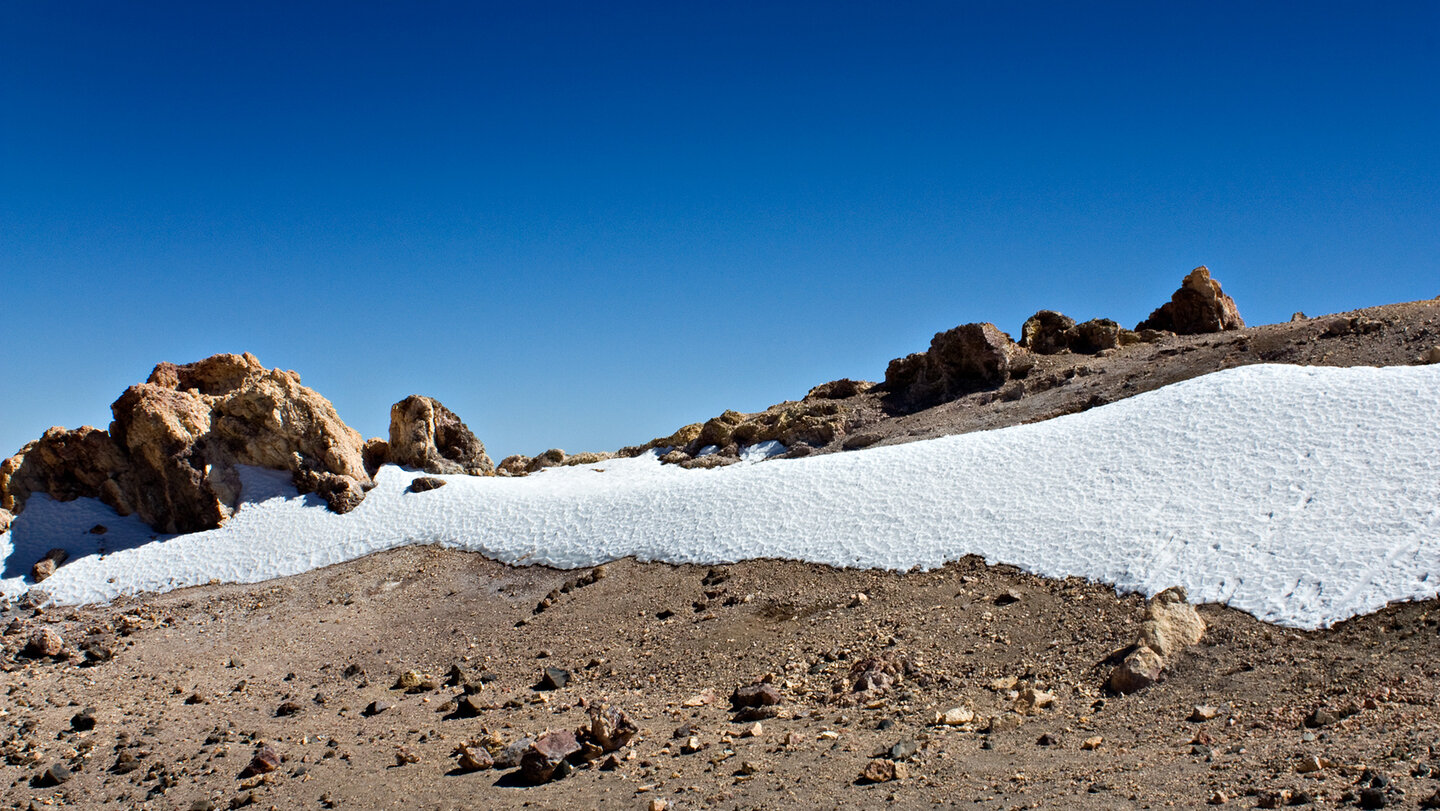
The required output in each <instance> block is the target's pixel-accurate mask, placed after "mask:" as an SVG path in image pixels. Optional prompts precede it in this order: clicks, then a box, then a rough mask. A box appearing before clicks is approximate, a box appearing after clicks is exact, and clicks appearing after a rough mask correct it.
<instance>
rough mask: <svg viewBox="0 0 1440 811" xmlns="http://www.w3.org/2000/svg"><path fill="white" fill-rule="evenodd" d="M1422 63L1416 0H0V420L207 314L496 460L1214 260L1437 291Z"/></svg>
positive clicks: (1092, 298) (877, 361) (140, 371)
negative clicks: (441, 426)
mask: <svg viewBox="0 0 1440 811" xmlns="http://www.w3.org/2000/svg"><path fill="white" fill-rule="evenodd" d="M300 6H304V8H299V7H300ZM896 6H898V8H897V7H896ZM1437 85H1440V3H1434V2H1419V3H1404V2H1396V3H1384V4H1374V3H1361V2H1353V3H1329V2H1279V3H1254V2H1245V3H1229V2H1203V3H1179V2H1177V3H1169V2H1167V3H1154V2H1133V3H1110V4H1106V3H1098V4H1078V3H1059V2H1057V3H1023V2H1020V3H1017V2H942V3H910V4H893V3H870V4H856V3H847V2H816V3H771V2H763V3H760V2H755V3H751V2H727V3H707V4H700V3H674V2H663V3H653V4H637V3H583V4H582V3H575V4H569V3H565V4H560V3H543V2H536V3H529V2H522V3H506V4H487V3H468V2H467V3H405V4H401V3H388V4H384V5H370V4H366V3H356V2H346V3H334V4H299V3H292V2H285V3H270V2H246V3H233V4H229V5H228V8H222V4H215V3H196V2H183V3H181V2H174V3H159V2H156V3H114V2H75V3H19V2H17V3H9V4H6V5H5V6H4V8H3V9H0V326H3V329H4V334H5V336H6V340H5V346H4V350H3V352H0V455H4V454H8V453H10V452H12V451H13V450H15V449H18V448H19V447H20V446H21V445H22V444H23V443H24V442H25V441H27V440H29V439H32V438H34V437H36V436H38V435H39V434H40V433H41V432H42V431H43V430H44V429H45V428H46V427H47V426H50V425H54V424H61V425H67V426H76V425H79V424H82V423H91V424H97V425H102V426H103V425H106V424H108V422H109V404H110V402H111V401H112V400H113V399H114V398H115V397H117V396H118V395H119V394H120V392H121V391H122V390H123V389H124V387H125V386H126V385H128V384H130V383H133V382H138V381H140V380H143V379H144V378H145V376H146V375H147V374H148V372H149V370H150V368H151V367H152V366H153V365H154V364H155V363H156V362H158V361H162V360H169V361H176V362H186V361H192V360H195V359H198V358H200V357H203V356H206V355H209V354H211V353H214V352H224V351H229V352H240V351H251V352H254V353H256V354H257V355H258V356H259V357H260V359H261V360H262V361H263V362H264V363H266V364H267V365H269V366H280V367H284V368H291V369H295V370H296V371H299V372H300V373H301V374H302V376H303V377H304V380H305V382H306V383H307V384H308V385H310V386H312V387H314V388H316V389H317V390H319V391H320V392H321V393H322V394H324V395H326V396H327V397H329V398H330V399H331V400H332V401H333V402H334V403H335V405H336V407H337V408H338V409H339V411H340V413H341V415H342V416H343V417H344V418H345V419H346V420H347V421H348V422H349V423H350V424H351V425H353V426H355V427H356V428H357V429H358V430H360V431H361V432H362V433H363V434H365V435H367V436H371V435H380V434H384V433H385V431H386V426H387V425H388V415H389V406H390V404H391V403H393V402H394V401H396V400H399V399H400V398H402V397H404V396H406V395H408V394H411V393H422V394H428V395H432V396H435V397H438V398H439V399H441V400H442V401H443V402H445V403H446V404H447V405H449V406H450V407H451V408H452V409H454V410H455V411H456V412H458V413H459V414H460V415H461V417H462V418H463V419H465V420H466V421H467V422H468V423H469V424H470V425H471V427H472V428H474V429H475V431H476V432H477V433H478V434H479V435H480V437H481V438H482V439H483V440H485V442H486V443H487V445H488V446H489V448H490V450H491V453H492V455H493V456H495V458H497V459H498V458H499V457H501V456H504V455H506V454H509V453H515V452H524V453H536V452H538V451H541V450H543V449H545V448H547V447H551V446H559V447H562V448H565V449H566V450H569V451H572V452H574V451H579V450H587V449H613V448H615V447H618V446H620V445H623V444H629V443H632V442H639V441H643V440H645V439H648V438H649V437H651V436H654V435H657V434H664V433H668V432H669V431H670V430H672V429H674V428H675V427H677V426H679V425H681V424H683V423H686V422H692V421H696V420H700V419H704V418H707V417H709V416H713V415H714V414H716V413H719V412H720V411H721V410H722V409H724V408H737V409H741V410H754V409H758V408H761V407H764V406H766V405H769V404H770V403H773V402H777V401H780V400H784V399H793V398H798V397H800V396H801V395H803V394H804V393H805V391H806V389H807V388H809V387H810V386H811V385H814V384H816V383H820V382H823V381H825V380H829V379H832V378H837V377H843V376H850V377H861V378H868V379H878V378H879V377H880V376H882V375H883V372H884V368H885V364H886V362H887V361H888V360H889V359H890V358H892V357H895V356H898V355H902V354H905V353H907V352H911V351H917V350H920V349H923V348H924V347H925V345H926V344H927V343H928V341H929V339H930V336H931V335H932V334H933V333H935V332H936V331H938V330H942V329H947V328H949V327H952V326H954V325H956V324H959V323H963V322H967V321H993V322H995V323H996V324H998V325H999V326H1000V327H1001V328H1002V329H1005V330H1007V331H1010V332H1011V333H1012V334H1014V333H1016V332H1018V329H1019V326H1020V323H1021V322H1022V321H1023V320H1024V318H1025V317H1026V316H1027V315H1029V314H1030V313H1032V312H1034V311H1035V310H1037V309H1040V308H1054V309H1059V310H1062V311H1064V312H1066V313H1068V314H1070V315H1073V316H1075V317H1077V318H1089V317H1096V316H1109V317H1113V318H1115V319H1116V320H1119V321H1121V322H1125V323H1127V324H1133V323H1134V322H1136V321H1138V320H1140V319H1141V318H1143V317H1144V316H1145V315H1147V314H1148V313H1149V311H1150V309H1151V308H1153V307H1155V306H1156V305H1158V304H1160V303H1161V302H1163V301H1165V300H1166V298H1167V297H1168V296H1169V294H1170V292H1171V291H1172V290H1173V289H1174V288H1175V287H1176V285H1177V284H1178V282H1179V280H1180V278H1181V277H1182V276H1183V275H1184V274H1185V273H1186V272H1187V271H1189V270H1190V269H1191V268H1192V267H1194V266H1196V265H1199V264H1206V265H1209V266H1210V268H1211V269H1212V270H1213V271H1214V273H1215V275H1216V276H1217V278H1219V279H1220V280H1221V281H1222V282H1223V283H1224V285H1225V289H1226V290H1227V292H1230V293H1231V294H1232V295H1234V296H1235V298H1236V300H1237V301H1238V303H1239V305H1240V308H1241V312H1242V314H1243V315H1244V316H1245V317H1246V319H1247V320H1249V321H1250V322H1251V323H1263V322H1270V321H1277V320H1283V319H1285V318H1288V317H1289V315H1290V314H1291V312H1293V311H1295V310H1304V311H1306V312H1308V313H1311V314H1317V313H1324V312H1334V311H1339V310H1344V309H1351V308H1355V307H1360V306H1367V305H1373V304H1381V303H1388V302H1392V301H1400V300H1412V299H1418V298H1429V297H1433V296H1435V295H1440V272H1437V261H1436V258H1437V256H1440V148H1437V144H1440V86H1437Z"/></svg>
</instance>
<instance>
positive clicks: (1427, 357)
mask: <svg viewBox="0 0 1440 811" xmlns="http://www.w3.org/2000/svg"><path fill="white" fill-rule="evenodd" d="M1420 359H1421V360H1422V361H1424V362H1425V363H1440V346H1432V347H1430V348H1429V349H1428V350H1426V352H1425V354H1423V355H1421V356H1420ZM1437 794H1440V792H1437ZM1431 807H1433V806H1431Z"/></svg>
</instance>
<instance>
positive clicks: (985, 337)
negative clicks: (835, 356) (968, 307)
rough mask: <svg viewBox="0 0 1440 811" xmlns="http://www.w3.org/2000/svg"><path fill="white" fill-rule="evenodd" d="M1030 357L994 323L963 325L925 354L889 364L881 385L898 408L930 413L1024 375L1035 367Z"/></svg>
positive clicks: (938, 339)
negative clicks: (895, 401)
mask: <svg viewBox="0 0 1440 811" xmlns="http://www.w3.org/2000/svg"><path fill="white" fill-rule="evenodd" d="M1026 355H1027V352H1026V350H1025V349H1024V348H1022V347H1020V346H1017V345H1016V344H1015V342H1014V341H1011V340H1010V336H1009V335H1006V334H1005V333H1003V332H1001V331H1000V330H999V329H997V328H996V326H995V325H994V324H961V325H960V326H958V327H955V328H954V329H952V330H949V331H947V332H941V333H937V334H936V335H935V337H934V338H933V339H932V340H931V341H930V348H929V349H928V350H926V351H925V352H918V353H915V354H913V355H907V356H905V357H903V358H896V359H895V360H892V361H890V365H889V367H888V368H886V370H885V382H884V383H883V384H881V385H882V386H883V387H884V390H885V391H886V392H888V393H889V394H890V395H891V396H892V397H894V398H895V399H896V400H897V401H899V403H900V404H902V405H904V406H906V407H909V408H916V409H918V408H927V407H929V406H932V405H938V404H939V403H943V402H946V401H948V400H953V399H955V398H956V397H960V396H962V395H965V394H969V393H971V392H975V391H980V390H982V389H988V388H995V387H996V386H999V385H1000V384H1001V383H1004V382H1005V380H1006V379H1008V378H1009V377H1011V376H1015V377H1022V376H1024V374H1025V373H1027V372H1029V370H1030V368H1031V366H1032V365H1033V363H1032V362H1030V359H1029V358H1027V357H1025V356H1026Z"/></svg>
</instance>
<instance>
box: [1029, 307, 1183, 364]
mask: <svg viewBox="0 0 1440 811" xmlns="http://www.w3.org/2000/svg"><path fill="white" fill-rule="evenodd" d="M1159 337H1160V334H1159V333H1158V332H1157V331H1156V330H1146V331H1145V332H1143V333H1139V332H1134V331H1132V330H1128V329H1125V328H1123V327H1121V326H1120V325H1119V324H1117V323H1115V322H1114V321H1112V320H1110V319H1108V318H1092V319H1090V320H1089V321H1085V322H1083V323H1080V324H1077V323H1075V319H1073V318H1070V317H1069V316H1065V315H1061V314H1060V313H1057V312H1055V311H1054V310H1041V311H1040V312H1038V313H1035V314H1034V315H1032V316H1030V317H1029V318H1028V319H1026V320H1025V324H1024V326H1022V327H1021V328H1020V345H1021V346H1023V347H1025V348H1026V349H1029V350H1030V351H1031V352H1034V353H1036V354H1038V355H1056V354H1059V353H1061V352H1074V353H1076V354H1080V355H1094V354H1097V353H1099V352H1104V351H1105V350H1107V349H1119V348H1120V347H1122V346H1129V345H1131V344H1137V343H1141V342H1147V341H1154V340H1156V339H1157V338H1159Z"/></svg>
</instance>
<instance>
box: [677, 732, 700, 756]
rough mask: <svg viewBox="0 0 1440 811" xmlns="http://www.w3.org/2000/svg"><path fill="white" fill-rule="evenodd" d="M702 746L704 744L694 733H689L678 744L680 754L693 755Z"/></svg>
mask: <svg viewBox="0 0 1440 811" xmlns="http://www.w3.org/2000/svg"><path fill="white" fill-rule="evenodd" d="M704 748H705V745H704V744H702V743H700V738H699V737H697V736H695V735H691V736H690V737H688V738H686V739H685V742H684V743H682V744H680V754H682V755H693V754H695V753H696V752H699V751H700V750H701V749H704Z"/></svg>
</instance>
